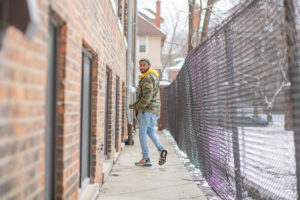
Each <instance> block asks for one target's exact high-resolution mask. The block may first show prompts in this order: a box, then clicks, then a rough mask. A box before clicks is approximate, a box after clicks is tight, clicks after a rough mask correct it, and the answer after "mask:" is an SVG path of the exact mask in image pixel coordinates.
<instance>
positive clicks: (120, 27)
mask: <svg viewBox="0 0 300 200" xmlns="http://www.w3.org/2000/svg"><path fill="white" fill-rule="evenodd" d="M118 27H119V31H120V33H121V35H123V34H124V33H123V29H122V24H121V22H120V19H118Z"/></svg>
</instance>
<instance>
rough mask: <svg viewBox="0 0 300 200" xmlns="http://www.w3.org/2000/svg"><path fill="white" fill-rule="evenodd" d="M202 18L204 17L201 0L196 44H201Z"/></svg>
mask: <svg viewBox="0 0 300 200" xmlns="http://www.w3.org/2000/svg"><path fill="white" fill-rule="evenodd" d="M201 16H202V0H200V6H199V13H198V17H199V19H198V24H197V33H196V44H198V43H199V39H200V38H199V37H200V35H199V32H200V24H201Z"/></svg>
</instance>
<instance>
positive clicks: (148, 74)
mask: <svg viewBox="0 0 300 200" xmlns="http://www.w3.org/2000/svg"><path fill="white" fill-rule="evenodd" d="M139 64H140V71H141V73H142V75H141V76H140V82H139V98H138V101H137V102H135V103H134V104H133V105H130V108H131V109H134V110H135V111H136V112H137V113H138V114H137V120H138V123H139V137H140V143H141V148H142V156H143V158H142V159H141V160H140V161H139V162H136V163H135V164H136V165H139V166H152V164H151V161H150V158H149V155H148V154H149V151H148V146H147V135H148V136H149V137H150V138H151V140H152V142H153V143H154V144H155V146H156V148H157V150H158V151H159V154H160V158H159V162H158V163H159V165H163V164H164V163H165V162H166V157H167V151H166V150H165V149H164V147H163V146H162V144H161V142H160V141H159V139H158V137H157V135H156V133H155V130H154V128H155V125H156V123H157V119H158V118H159V115H160V94H159V79H158V76H159V74H158V72H157V71H155V70H153V69H152V68H151V63H150V60H149V59H147V58H143V59H141V60H140V61H139Z"/></svg>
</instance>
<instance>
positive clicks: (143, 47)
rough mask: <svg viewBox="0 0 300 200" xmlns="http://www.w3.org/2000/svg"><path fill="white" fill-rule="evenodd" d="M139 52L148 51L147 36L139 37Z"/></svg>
mask: <svg viewBox="0 0 300 200" xmlns="http://www.w3.org/2000/svg"><path fill="white" fill-rule="evenodd" d="M139 52H140V53H146V52H147V38H146V37H139Z"/></svg>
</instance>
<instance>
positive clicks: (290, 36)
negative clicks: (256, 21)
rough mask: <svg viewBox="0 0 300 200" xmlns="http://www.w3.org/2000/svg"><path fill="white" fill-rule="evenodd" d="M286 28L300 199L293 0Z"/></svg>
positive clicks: (299, 89)
mask: <svg viewBox="0 0 300 200" xmlns="http://www.w3.org/2000/svg"><path fill="white" fill-rule="evenodd" d="M284 8H285V28H286V39H287V40H286V41H287V54H288V65H289V76H290V80H291V102H292V108H293V109H292V120H293V129H294V143H295V159H296V178H297V193H298V199H299V194H300V69H299V61H300V60H299V51H298V48H299V46H298V45H299V44H298V43H297V42H299V41H297V39H298V38H297V29H296V24H295V7H294V1H293V0H284Z"/></svg>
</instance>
